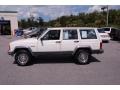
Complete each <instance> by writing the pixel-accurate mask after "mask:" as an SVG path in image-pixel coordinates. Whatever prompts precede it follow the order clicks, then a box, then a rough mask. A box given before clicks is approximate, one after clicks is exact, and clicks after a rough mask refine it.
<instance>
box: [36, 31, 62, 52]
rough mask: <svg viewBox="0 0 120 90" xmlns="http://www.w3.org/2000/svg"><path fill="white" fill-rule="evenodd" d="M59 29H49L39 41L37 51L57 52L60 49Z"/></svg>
mask: <svg viewBox="0 0 120 90" xmlns="http://www.w3.org/2000/svg"><path fill="white" fill-rule="evenodd" d="M60 31H61V30H49V31H48V32H47V33H46V34H45V35H44V36H43V37H42V39H41V40H40V41H39V43H38V50H39V52H58V51H60V42H61V41H60Z"/></svg>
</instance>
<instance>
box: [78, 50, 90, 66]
mask: <svg viewBox="0 0 120 90" xmlns="http://www.w3.org/2000/svg"><path fill="white" fill-rule="evenodd" d="M89 56H90V54H89V52H88V51H87V50H79V51H78V52H77V54H76V59H77V62H78V63H79V64H88V63H89Z"/></svg>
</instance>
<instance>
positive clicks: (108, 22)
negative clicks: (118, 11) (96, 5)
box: [106, 5, 109, 26]
mask: <svg viewBox="0 0 120 90" xmlns="http://www.w3.org/2000/svg"><path fill="white" fill-rule="evenodd" d="M106 8H107V25H106V26H108V24H109V22H108V21H109V8H108V5H107V7H106Z"/></svg>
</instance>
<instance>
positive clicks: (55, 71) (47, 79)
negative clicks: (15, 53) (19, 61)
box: [0, 36, 120, 85]
mask: <svg viewBox="0 0 120 90" xmlns="http://www.w3.org/2000/svg"><path fill="white" fill-rule="evenodd" d="M16 39H20V37H17V38H15V37H11V36H0V84H2V85H3V84H10V85H11V84H13V85H15V84H62V85H63V84H78V85H80V84H85V85H91V84H95V85H96V84H102V85H104V84H105V85H106V84H120V42H119V41H110V42H109V43H104V44H103V49H104V53H103V54H98V55H93V57H92V60H91V62H90V63H89V64H88V65H77V64H75V63H74V61H73V60H72V59H71V58H70V57H67V56H49V55H48V56H41V57H40V59H38V60H36V61H34V62H33V64H32V65H30V66H26V67H20V66H17V65H16V64H14V58H13V57H11V56H9V55H8V54H7V51H8V44H9V42H10V41H13V40H16Z"/></svg>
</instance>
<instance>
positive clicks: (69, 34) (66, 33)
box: [63, 29, 78, 40]
mask: <svg viewBox="0 0 120 90" xmlns="http://www.w3.org/2000/svg"><path fill="white" fill-rule="evenodd" d="M70 39H78V34H77V30H76V29H75V30H68V29H66V30H63V40H70Z"/></svg>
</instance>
